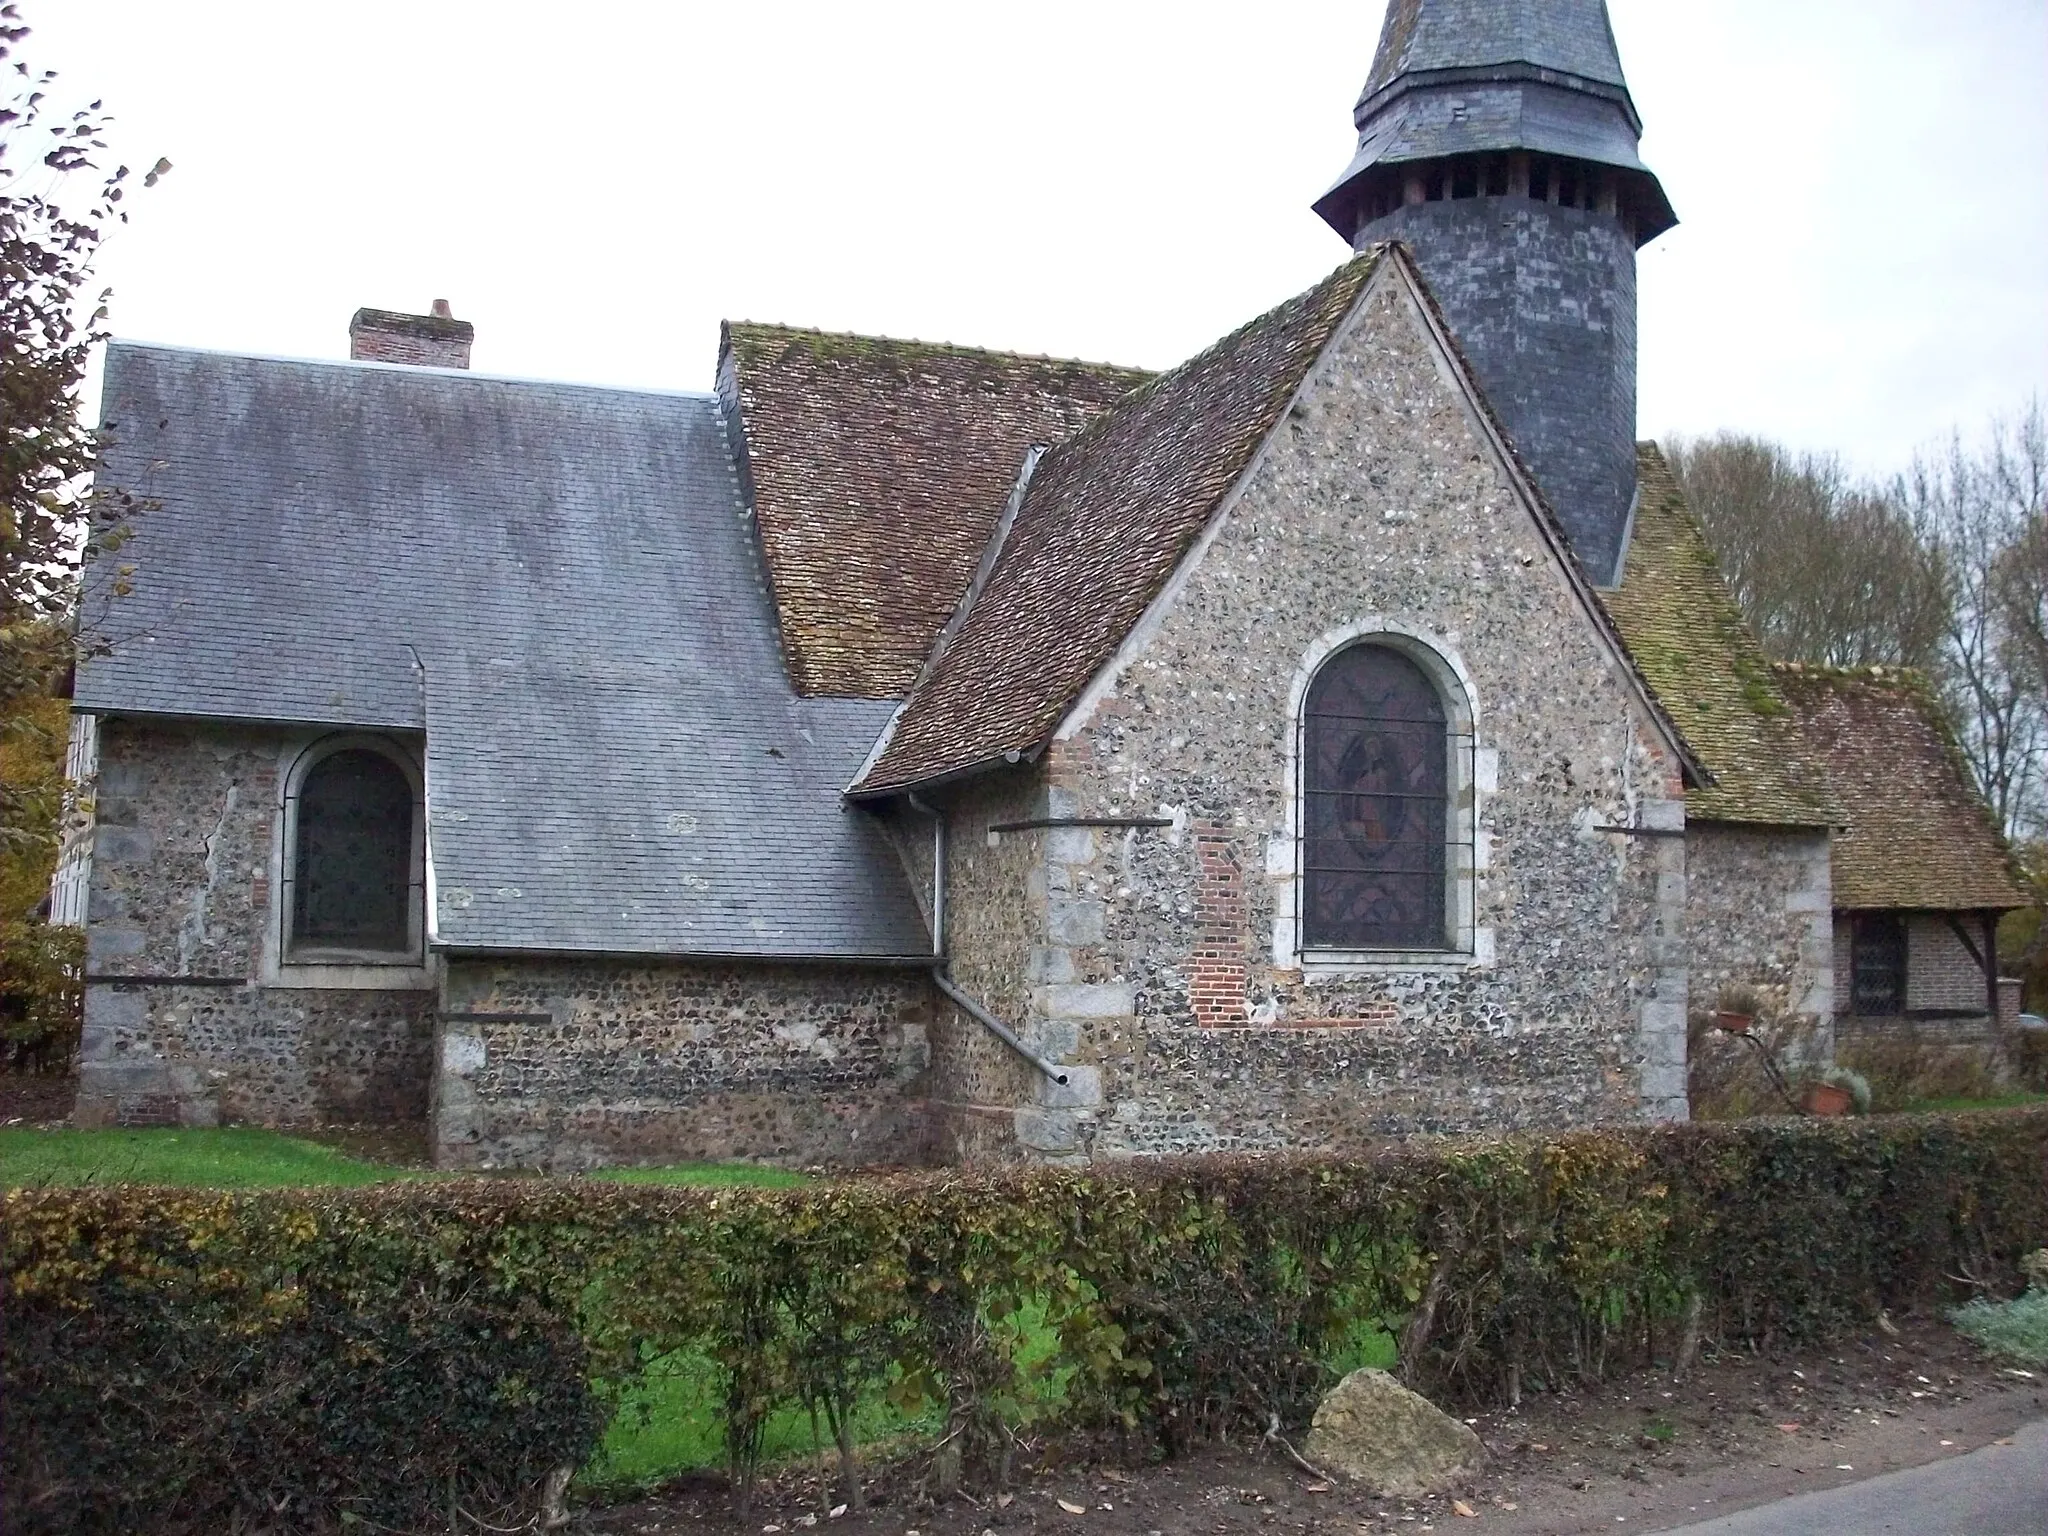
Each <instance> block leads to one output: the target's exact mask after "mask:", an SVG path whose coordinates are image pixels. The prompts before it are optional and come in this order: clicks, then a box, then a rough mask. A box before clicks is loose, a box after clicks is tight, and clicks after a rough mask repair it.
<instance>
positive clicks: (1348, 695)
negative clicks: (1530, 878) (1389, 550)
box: [1301, 645, 1450, 949]
mask: <svg viewBox="0 0 2048 1536" xmlns="http://www.w3.org/2000/svg"><path fill="white" fill-rule="evenodd" d="M1302 737H1303V740H1302V761H1303V815H1302V832H1303V836H1302V850H1301V851H1302V874H1303V882H1302V884H1303V892H1304V900H1303V903H1302V942H1303V943H1304V945H1306V946H1307V947H1309V948H1312V949H1442V948H1444V947H1445V928H1446V923H1445V901H1444V868H1445V850H1446V843H1447V841H1448V822H1447V821H1446V813H1447V809H1448V804H1447V802H1448V796H1447V793H1446V789H1447V782H1448V779H1449V768H1450V749H1449V735H1448V727H1447V725H1446V722H1445V718H1444V708H1443V701H1442V699H1441V698H1440V697H1439V696H1438V694H1437V691H1436V688H1435V686H1434V685H1433V684H1431V682H1430V680H1429V679H1428V678H1427V677H1426V676H1425V675H1424V674H1423V671H1422V669H1421V668H1420V667H1418V666H1417V665H1416V664H1415V663H1414V662H1412V661H1410V660H1409V659H1408V658H1407V657H1406V656H1403V655H1401V654H1400V653H1399V652H1398V651H1390V650H1386V649H1383V648H1381V647H1378V646H1367V645H1361V646H1354V647H1352V648H1351V649H1350V650H1347V651H1342V652H1339V653H1338V654H1337V655H1336V656H1335V657H1333V658H1332V659H1331V660H1330V661H1329V662H1328V664H1326V665H1325V666H1324V668H1323V669H1322V671H1321V672H1319V673H1317V674H1316V680H1315V683H1314V684H1313V686H1311V687H1310V689H1309V695H1308V709H1307V716H1306V718H1305V719H1304V721H1303V723H1302Z"/></svg>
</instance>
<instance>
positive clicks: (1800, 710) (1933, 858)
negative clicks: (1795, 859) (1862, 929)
mask: <svg viewBox="0 0 2048 1536" xmlns="http://www.w3.org/2000/svg"><path fill="white" fill-rule="evenodd" d="M1776 672H1777V676H1778V682H1779V684H1780V685H1781V686H1782V687H1783V688H1784V690H1785V696H1786V697H1787V698H1788V699H1789V700H1790V701H1791V703H1792V707H1793V710H1794V712H1795V713H1796V715H1797V717H1798V719H1799V722H1800V725H1801V726H1802V727H1803V728H1804V730H1805V732H1806V737H1807V740H1808V741H1809V742H1811V743H1812V745H1813V751H1814V753H1815V755H1816V756H1818V757H1819V758H1820V759H1821V760H1822V761H1823V762H1824V763H1825V764H1826V765H1827V772H1828V777H1829V779H1830V780H1831V781H1832V783H1833V785H1834V789H1835V794H1836V795H1837V796H1838V797H1839V798H1840V800H1841V802H1842V806H1843V809H1844V810H1845V811H1846V812H1847V814H1848V819H1849V825H1848V828H1847V830H1845V831H1843V832H1841V833H1839V834H1838V835H1837V836H1836V838H1835V850H1834V886H1835V905H1836V906H1837V907H1850V908H1863V909H1870V908H1884V907H1892V908H1899V907H1906V908H1916V909H1919V910H1922V911H1950V912H1962V911H1985V910H2006V909H2009V908H2012V907H2022V906H2025V905H2026V904H2027V899H2026V897H2025V896H2024V895H2023V894H2022V893H2021V891H2020V890H2019V888H2018V886H2017V885H2016V884H2015V883H2014V881H2013V876H2012V866H2011V863H2010V857H2009V854H2008V852H2007V849H2006V844H2005V839H2004V838H2003V837H2002V836H2001V835H2000V834H1999V831H1998V828H1997V825H1996V824H1995V823H1994V822H1993V820H1992V817H1991V812H1990V810H1989V808H1988V807H1986V805H1985V804H1984V801H1983V799H1982V798H1981V797H1980V796H1979V795H1978V794H1977V791H1976V789H1975V787H1974V786H1973V785H1972V784H1971V781H1970V770H1969V768H1968V766H1967V765H1966V764H1965V763H1964V761H1963V755H1962V751H1961V749H1960V748H1959V747H1958V746H1957V745H1956V741H1955V737H1954V736H1953V735H1952V734H1951V733H1950V731H1949V728H1948V722H1947V720H1946V719H1945V718H1944V717H1943V714H1942V710H1941V705H1940V704H1939V703H1938V702H1937V701H1936V700H1935V698H1934V696H1933V694H1932V693H1931V692H1930V691H1929V689H1928V687H1927V684H1926V683H1925V681H1924V680H1923V679H1922V678H1921V677H1920V676H1919V675H1918V674H1917V673H1914V672H1909V671H1905V670H1903V669H1901V668H1897V667H1870V668H1859V669H1857V670H1855V671H1838V670H1834V669H1831V668H1823V667H1801V666H1790V665H1780V666H1779V667H1777V668H1776Z"/></svg>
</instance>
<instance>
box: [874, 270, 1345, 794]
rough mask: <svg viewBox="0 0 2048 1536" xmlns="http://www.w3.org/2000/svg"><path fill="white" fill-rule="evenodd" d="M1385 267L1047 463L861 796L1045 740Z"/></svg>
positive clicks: (1100, 426) (1197, 361)
mask: <svg viewBox="0 0 2048 1536" xmlns="http://www.w3.org/2000/svg"><path fill="white" fill-rule="evenodd" d="M1376 260H1377V258H1376V257H1374V256H1366V257H1360V258H1358V259H1355V260H1353V261H1350V262H1347V263H1346V264H1345V265H1344V266H1342V267H1339V268H1338V269H1337V270H1336V272H1334V273H1333V274H1331V276H1330V277H1328V278H1326V279H1325V280H1324V281H1323V282H1322V283H1320V284H1318V285H1317V286H1316V287H1314V288H1312V289H1310V290H1309V291H1308V292H1307V293H1305V294H1302V295H1300V296H1299V297H1297V298H1294V299H1291V300H1289V301H1288V302H1287V303H1285V304H1282V305H1281V306H1280V307H1279V308H1277V309H1275V310H1272V311H1270V312H1269V313H1267V314H1265V315H1262V316H1260V317H1259V318H1258V319H1256V320H1254V321H1252V322H1251V323H1250V324H1249V325H1246V326H1244V327H1243V328H1242V329H1240V330H1238V331H1236V332H1234V333H1233V334H1231V335H1229V336H1226V337H1225V338H1224V339H1223V340H1221V341H1219V342H1217V343H1216V344H1215V345H1214V346H1213V347H1211V348H1209V350H1208V351H1206V352H1204V353H1202V354H1201V355H1200V356H1198V357H1195V358H1193V359H1192V360H1190V361H1188V362H1186V363H1183V364H1182V365H1181V366H1180V367H1178V368H1176V369H1174V370H1173V371H1172V372H1170V373H1166V374H1162V375H1161V376H1160V377H1159V378H1158V379H1156V380H1154V381H1153V382H1152V383H1151V384H1150V385H1148V386H1147V387H1146V388H1144V389H1142V390H1140V391H1139V392H1138V393H1136V394H1135V395H1133V396H1132V397H1131V398H1130V399H1128V400H1126V401H1125V402H1124V403H1123V404H1121V405H1120V406H1118V407H1117V408H1116V410H1114V411H1112V412H1111V413H1110V414H1108V415H1106V416H1104V417H1103V418H1102V419H1101V420H1099V421H1097V422H1095V423H1094V424H1093V425H1092V426H1090V427H1089V428H1088V429H1087V430H1086V431H1084V432H1083V433H1081V434H1080V435H1079V436H1078V437H1075V438H1073V439H1071V440H1069V441H1067V442H1065V443H1062V444H1060V445H1058V446H1057V447H1055V448H1053V449H1051V450H1050V451H1049V452H1048V453H1046V455H1045V456H1044V458H1043V459H1042V460H1040V462H1039V464H1038V466H1037V469H1036V471H1035V472H1034V473H1033V475H1032V477H1031V481H1030V484H1029V487H1028V488H1027V490H1026V493H1025V495H1024V497H1023V500H1022V503H1021V505H1019V506H1018V508H1017V510H1016V514H1015V517H1014V520H1013V521H1012V522H1011V524H1010V526H1009V528H1008V529H1007V530H1004V531H999V532H998V533H997V535H996V537H997V539H998V540H999V541H1000V542H999V545H998V547H997V549H996V550H995V552H994V559H993V561H992V562H991V563H990V564H989V565H988V568H987V572H986V574H985V575H984V576H983V577H981V578H979V579H978V580H977V584H976V587H975V590H974V591H973V592H972V593H971V594H970V596H969V597H968V599H967V606H966V609H965V612H964V613H963V614H962V616H961V617H960V619H959V620H958V621H957V623H956V625H955V627H954V628H953V629H952V630H951V632H949V634H948V635H947V636H946V637H945V638H943V639H942V640H941V641H940V643H939V646H938V648H937V650H936V651H935V653H934V656H933V659H932V662H931V664H930V666H929V667H928V668H927V670H926V672H925V675H924V676H923V677H921V678H920V679H919V680H918V684H917V687H916V689H915V690H914V691H913V692H912V694H911V696H910V698H909V699H908V700H907V701H906V702H905V704H904V706H903V708H902V709H901V710H899V711H898V712H897V717H896V720H895V722H894V723H893V725H892V726H891V728H890V731H889V733H888V734H887V735H886V736H885V738H884V744H883V747H882V750H881V752H880V754H879V755H878V757H877V758H876V760H875V762H874V763H872V764H871V765H870V766H869V768H868V771H867V772H866V773H865V774H864V775H863V776H862V778H861V779H860V780H859V782H858V783H856V784H855V785H854V792H855V793H858V794H878V793H883V792H886V791H889V790H894V789H903V788H908V787H910V786H912V785H916V784H920V783H924V782H926V781H929V780H932V779H937V778H943V777H946V776H949V775H952V774H957V773H963V772H966V771H968V770H971V769H973V768H976V767H980V766H982V765H984V764H987V763H991V762H994V761H996V760H997V759H999V758H1002V757H1004V756H1006V755H1007V754H1009V753H1011V752H1028V751H1032V750H1034V749H1036V748H1037V747H1038V746H1040V745H1041V744H1042V743H1043V742H1044V741H1045V739H1046V738H1047V737H1048V736H1049V735H1050V734H1051V732H1052V730H1053V728H1054V727H1055V726H1056V725H1057V724H1058V723H1059V719H1060V717H1061V715H1063V714H1064V713H1065V712H1066V710H1067V708H1068V707H1069V706H1070V705H1071V704H1072V703H1073V701H1074V700H1075V699H1076V698H1077V697H1078V696H1079V695H1080V693H1081V690H1082V689H1083V688H1085V687H1086V686H1087V684H1088V681H1089V679H1090V678H1091V677H1092V676H1093V675H1094V674H1095V672H1096V671H1097V670H1098V669H1099V668H1100V667H1102V666H1103V665H1104V664H1105V663H1106V662H1107V661H1108V660H1109V658H1110V657H1111V656H1112V655H1114V654H1115V651H1116V648H1117V646H1118V645H1119V644H1121V643H1122V641H1123V639H1124V637H1125V636H1126V635H1127V634H1129V633H1130V631H1131V629H1132V627H1133V626H1134V625H1135V624H1136V623H1137V621H1138V619H1139V617H1140V616H1141V615H1142V614H1143V613H1144V611H1145V608H1146V606H1147V605H1148V604H1149V603H1150V602H1151V601H1152V599H1153V597H1154V596H1155V595H1156V594H1157V593H1158V591H1159V589H1160V588H1161V586H1162V585H1164V583H1165V582H1166V580H1167V578H1168V577H1169V576H1170V575H1171V574H1172V572H1173V570H1174V568H1175V567H1176V566H1177V565H1178V564H1179V563H1180V559H1181V557H1182V556H1183V555H1184V554H1185V553H1186V552H1187V550H1188V548H1189V546H1190V545H1191V544H1192V543H1193V542H1194V540H1195V539H1196V537H1197V536H1198V535H1199V534H1200V533H1201V531H1202V528H1203V527H1204V525H1205V524H1206V523H1207V522H1208V520H1209V517H1210V514H1211V513H1212V512H1214V511H1215V509H1216V506H1217V504H1218V503H1219V502H1220V501H1221V500H1222V499H1223V497H1224V496H1225V495H1226V494H1227V493H1228V492H1229V490H1230V489H1231V487H1232V486H1233V485H1234V484H1235V483H1236V481H1237V480H1238V478H1239V476H1240V475H1241V474H1242V473H1243V472H1244V470H1245V468H1246V466H1247V465H1248V464H1249V463H1250V461H1251V458H1252V455H1253V454H1254V453H1255V452H1256V450H1257V449H1258V447H1259V445H1260V443H1262V442H1263V441H1264V440H1265V438H1266V435H1267V434H1268V433H1269V432H1270V431H1271V430H1272V429H1273V427H1274V426H1275V425H1276V424H1277V423H1278V421H1279V418H1280V414H1281V412H1282V411H1284V410H1285V409H1286V408H1287V403H1288V401H1289V400H1290V399H1292V398H1293V395H1294V392H1295V390H1296V389H1297V388H1298V387H1299V386H1300V384H1301V381H1302V379H1303V377H1304V376H1305V375H1306V374H1307V372H1308V369H1309V366H1310V365H1311V364H1312V363H1313V362H1314V361H1315V359H1316V357H1317V356H1318V355H1319V354H1320V353H1321V352H1322V350H1323V347H1324V345H1325V343H1327V342H1328V340H1329V339H1330V336H1331V333H1332V332H1333V331H1334V330H1335V329H1336V327H1337V324H1338V322H1339V321H1341V320H1342V319H1343V317H1344V315H1345V314H1346V312H1347V311H1349V309H1350V308H1351V306H1352V304H1353V302H1354V301H1355V300H1356V299H1357V297H1358V295H1359V293H1360V291H1361V290H1362V289H1363V288H1364V286H1365V282H1366V279H1367V278H1368V277H1369V276H1370V275H1371V273H1372V270H1373V266H1374V263H1375V261H1376Z"/></svg>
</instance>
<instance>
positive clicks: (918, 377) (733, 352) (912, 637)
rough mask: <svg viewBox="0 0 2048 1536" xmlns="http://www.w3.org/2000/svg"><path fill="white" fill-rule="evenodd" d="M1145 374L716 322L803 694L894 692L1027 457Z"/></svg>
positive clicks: (967, 570) (922, 650)
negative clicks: (1033, 448) (721, 329)
mask: <svg viewBox="0 0 2048 1536" xmlns="http://www.w3.org/2000/svg"><path fill="white" fill-rule="evenodd" d="M1149 377H1151V375H1150V374H1148V373H1145V372H1143V371H1141V370H1138V369H1133V368H1119V367H1113V366H1110V365H1107V364H1098V363H1082V362H1071V361H1064V360H1061V359H1056V358H1046V357H1029V356H1021V355H1018V354H1015V353H1007V352H983V351H977V350H974V349H971V348H966V347H951V346H938V345H931V344H927V343H922V342H913V341H891V340H887V339H884V338H880V337H868V336H848V335H839V334H834V333H830V332H824V331H809V330H797V329H793V328H790V327H787V326H779V325H753V324H743V323H729V324H728V325H726V327H725V329H724V334H723V338H722V346H721V355H720V370H719V392H720V395H721V398H722V399H723V401H724V404H725V407H726V411H727V414H728V419H729V420H730V419H731V418H732V417H734V416H735V415H736V416H737V419H738V425H739V427H740V429H741V430H740V432H739V434H738V436H739V438H740V448H741V452H742V458H743V469H744V472H745V473H746V475H747V476H748V477H749V479H750V481H751V485H750V489H751V492H752V500H753V506H754V512H755V516H756V518H757V519H758V523H759V530H760V542H761V550H762V556H763V558H764V560H765V561H766V563H767V567H768V576H769V583H770V586H771V588H772V591H773V596H774V600H775V605H776V609H777V613H778V616H779V618H780V621H781V631H782V645H783V654H784V658H785V661H786V663H787V665H788V667H789V673H790V681H791V682H792V683H793V684H794V685H795V687H796V689H797V692H798V693H799V694H803V695H807V696H813V697H815V696H821V695H822V696H835V697H849V698H867V699H900V698H902V697H903V696H904V695H905V694H906V693H908V692H909V691H910V686H911V684H912V683H913V682H914V681H916V679H917V675H918V671H919V668H920V667H922V666H923V664H924V660H925V656H926V654H927V653H928V652H929V651H930V649H931V645H932V642H933V640H934V639H936V638H937V636H938V633H939V631H940V629H941V628H942V627H943V626H944V624H945V622H946V619H947V617H948V615H950V614H951V613H952V611H953V607H954V604H955V603H956V602H957V601H958V599H959V597H960V594H961V593H962V592H963V591H964V590H965V588H966V586H967V582H968V580H969V578H970V577H972V575H973V574H974V569H975V565H976V562H977V561H978V560H979V559H980V557H981V552H982V549H983V548H984V547H985V546H986V544H987V543H988V539H989V535H990V534H991V533H992V532H993V531H994V529H995V525H996V520H997V518H998V517H1000V516H1001V514H1002V511H1003V506H1004V502H1005V499H1006V498H1007V496H1008V494H1009V490H1010V487H1011V485H1012V484H1013V483H1014V482H1015V481H1016V478H1017V472H1018V470H1019V468H1020V467H1021V466H1022V464H1023V460H1024V455H1025V452H1026V450H1028V449H1029V448H1030V447H1031V446H1032V445H1034V444H1042V443H1051V442H1057V441H1059V440H1060V439H1062V438H1065V437H1069V436H1071V435H1073V434H1074V433H1075V432H1077V431H1079V430H1080V429H1081V428H1082V427H1083V426H1085V425H1086V424H1087V423H1088V422H1089V421H1091V420H1093V419H1094V418H1095V417H1096V416H1098V415H1100V414H1101V413H1102V412H1103V411H1104V410H1105V409H1107V408H1108V407H1109V406H1110V405H1112V404H1113V403H1115V402H1116V401H1117V400H1118V399H1120V398H1121V397H1122V396H1124V395H1126V394H1128V393H1129V392H1130V391H1131V390H1132V389H1133V388H1135V387H1137V386H1138V385H1140V384H1142V383H1144V382H1145V380H1146V379H1148V378H1149Z"/></svg>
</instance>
